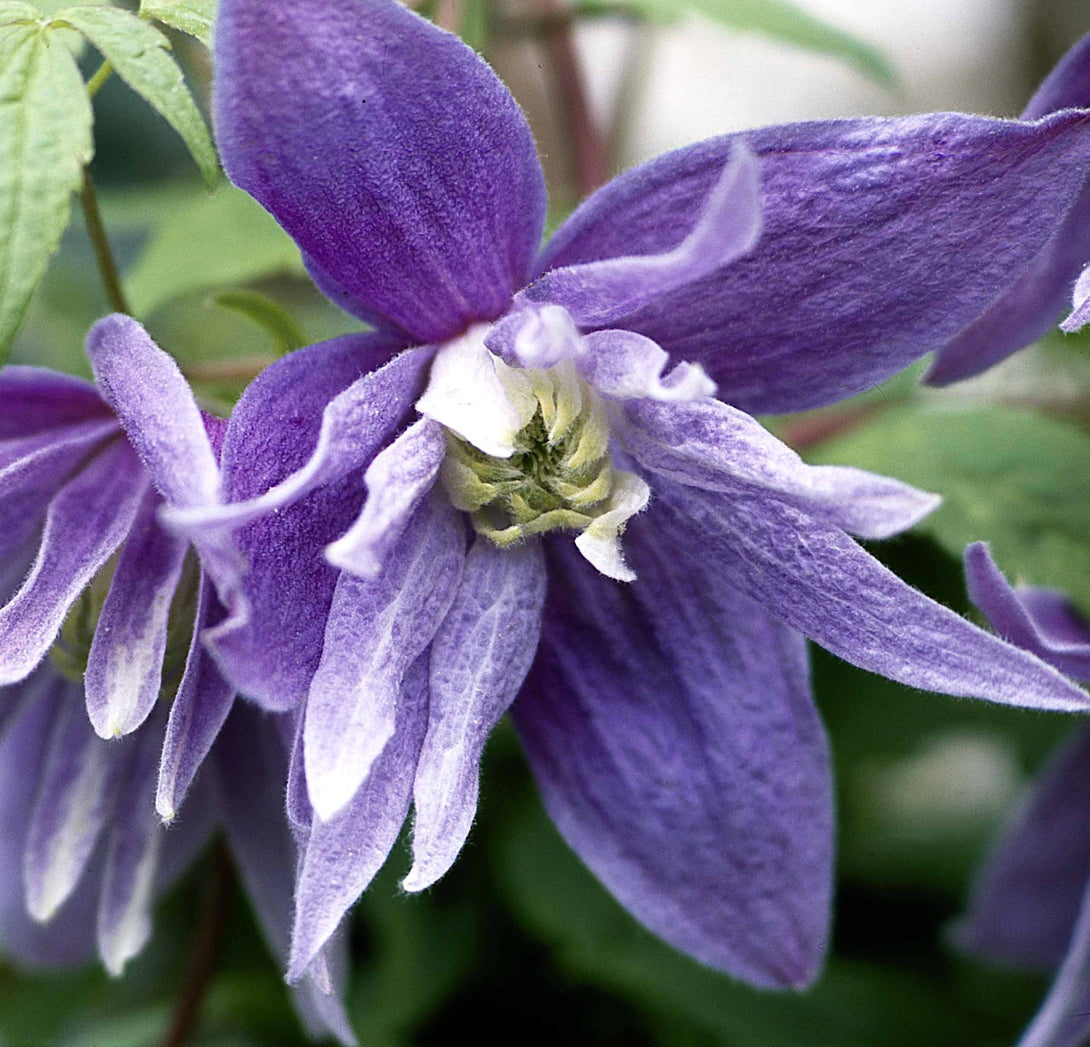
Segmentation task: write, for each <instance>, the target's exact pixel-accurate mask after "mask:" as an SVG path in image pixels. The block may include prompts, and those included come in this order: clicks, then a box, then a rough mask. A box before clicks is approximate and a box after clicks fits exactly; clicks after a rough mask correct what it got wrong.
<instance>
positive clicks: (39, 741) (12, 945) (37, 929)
mask: <svg viewBox="0 0 1090 1047" xmlns="http://www.w3.org/2000/svg"><path fill="white" fill-rule="evenodd" d="M31 682H33V681H31ZM31 682H28V683H24V684H20V685H18V687H16V688H11V689H10V691H9V690H5V691H4V692H0V696H2V697H3V699H4V700H5V701H11V700H13V699H14V698H15V696H14V694H11V692H14V691H17V690H20V689H22V688H25V687H27V686H30V683H31ZM50 684H51V685H52V686H51V687H50V688H49V689H48V690H46V691H44V692H43V693H41V694H40V695H38V696H37V698H36V700H34V701H30V702H25V703H23V702H20V703H19V704H20V710H19V713H18V715H17V716H16V717H15V718H14V719H13V720H12V721H11V722H10V723H9V724H8V725H7V728H6V730H5V731H4V732H3V734H2V735H0V948H2V949H3V950H4V952H5V953H7V954H8V955H10V956H12V957H13V958H14V959H16V960H18V962H19V963H21V964H23V965H25V966H28V967H69V966H75V965H76V964H81V963H86V962H87V961H88V960H89V959H90V958H91V957H92V955H93V952H94V920H95V904H96V901H97V897H98V880H97V876H96V872H97V868H98V867H100V866H101V861H100V860H99V856H96V857H93V858H92V860H91V862H90V867H89V868H88V869H87V870H86V872H85V875H84V876H83V877H82V879H81V881H80V883H79V885H78V886H77V887H76V889H75V890H74V891H73V892H72V893H71V894H70V895H69V897H68V900H67V902H65V903H64V904H63V905H62V906H61V908H60V909H59V910H58V912H57V913H56V915H55V916H54V918H53V919H52V920H51V921H50V922H49V923H47V924H44V925H43V924H40V923H38V922H36V921H35V920H33V919H32V918H31V916H30V914H29V913H28V912H27V911H26V893H25V890H24V887H23V861H24V856H25V852H26V839H27V829H28V826H29V821H30V820H29V818H28V813H29V812H30V811H31V810H32V809H33V807H34V801H35V797H36V795H37V792H38V784H39V781H40V779H41V773H42V767H43V765H44V762H45V756H46V751H47V749H48V745H49V736H50V733H51V731H52V729H53V726H54V721H55V719H56V716H57V713H58V711H59V710H60V708H61V707H62V705H64V704H66V703H71V696H70V695H69V694H68V693H67V684H66V682H65V681H64V680H63V679H62V678H61V677H60V676H58V675H57V674H56V673H51V674H50ZM76 704H77V705H78V703H76ZM100 744H101V743H100ZM100 853H101V848H100Z"/></svg>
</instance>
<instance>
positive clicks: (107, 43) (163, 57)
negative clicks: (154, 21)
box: [56, 5, 219, 186]
mask: <svg viewBox="0 0 1090 1047" xmlns="http://www.w3.org/2000/svg"><path fill="white" fill-rule="evenodd" d="M56 21H57V22H58V23H63V24H66V25H69V26H71V27H72V28H73V29H78V30H79V32H81V33H82V34H83V35H84V36H86V37H87V39H88V40H90V41H91V43H92V44H94V46H95V47H97V48H98V50H99V51H101V52H102V56H103V57H104V58H105V59H106V60H107V61H108V62H109V63H110V64H111V65H112V66H113V67H114V69H116V70H117V73H118V75H119V76H120V77H121V79H122V80H124V81H125V83H127V84H128V85H129V87H131V88H132V89H133V90H134V91H135V92H136V93H137V94H138V95H140V96H141V97H142V98H143V99H144V100H145V101H146V102H147V103H148V104H149V105H150V106H151V107H152V108H153V109H155V110H156V112H158V113H159V114H160V115H161V116H163V117H164V118H165V119H166V120H167V122H168V123H169V124H170V126H171V127H173V128H174V130H175V131H177V132H178V134H179V135H181V137H182V140H183V141H184V142H185V144H186V146H187V148H188V149H189V151H190V153H192V154H193V159H194V160H195V161H196V162H197V166H198V167H199V168H200V169H201V174H202V175H204V179H205V181H206V182H208V184H209V185H211V186H215V185H216V184H217V182H218V181H219V161H218V160H217V158H216V148H215V146H214V145H213V144H212V137H211V135H210V134H209V133H208V127H207V125H206V124H205V122H204V117H202V116H201V113H200V110H199V109H198V108H197V103H196V102H195V101H194V100H193V96H192V95H191V94H190V93H189V88H188V87H186V84H185V79H184V78H183V76H182V71H181V69H179V68H178V64H177V63H176V62H175V61H174V59H173V58H172V57H171V56H170V54H169V51H170V41H169V40H168V39H167V38H166V37H165V36H164V35H163V34H162V33H161V32H159V30H158V29H156V28H155V27H154V26H152V25H149V24H148V23H147V22H145V21H143V19H140V18H138V17H137V16H136V15H134V14H130V13H129V12H128V11H123V10H121V9H120V8H117V7H98V6H95V5H81V6H79V7H69V8H66V9H65V10H64V11H62V12H61V13H60V14H59V15H58V16H57V18H56Z"/></svg>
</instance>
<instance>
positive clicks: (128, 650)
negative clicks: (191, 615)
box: [83, 490, 186, 738]
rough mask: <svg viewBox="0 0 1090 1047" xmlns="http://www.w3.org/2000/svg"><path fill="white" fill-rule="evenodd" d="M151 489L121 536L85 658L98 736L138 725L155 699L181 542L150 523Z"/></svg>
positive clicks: (155, 503)
mask: <svg viewBox="0 0 1090 1047" xmlns="http://www.w3.org/2000/svg"><path fill="white" fill-rule="evenodd" d="M161 504H162V500H161V499H160V497H159V495H158V494H157V493H156V492H154V491H151V490H149V491H148V493H147V494H146V495H145V496H144V501H143V504H142V506H141V507H140V511H139V513H138V514H137V517H136V520H135V522H134V523H133V525H132V528H131V530H130V531H129V534H128V537H127V538H126V540H125V545H124V547H123V549H122V551H121V557H120V559H119V561H118V564H117V569H116V570H115V571H114V576H113V580H112V581H111V582H110V591H109V593H108V594H107V595H106V600H105V602H104V603H103V605H102V611H101V613H100V614H99V618H98V625H97V626H96V627H95V636H94V640H93V641H92V643H91V651H90V654H89V655H88V658H87V672H86V674H85V675H84V681H83V683H84V690H85V691H86V694H87V713H88V715H89V716H90V719H91V724H92V725H93V727H94V729H95V731H96V732H97V733H98V734H99V736H100V737H102V738H116V737H119V736H120V735H123V734H128V733H129V732H130V731H134V730H136V728H137V727H139V726H140V725H141V724H142V723H143V722H144V720H145V718H146V717H147V715H148V713H150V712H151V710H152V707H153V706H154V705H155V701H156V699H157V698H158V697H159V686H160V683H161V682H162V677H163V656H164V654H165V653H166V646H167V619H168V616H169V613H170V602H171V599H172V598H173V596H174V590H175V589H176V588H177V586H178V579H179V577H180V576H181V573H182V562H183V560H184V559H185V552H186V543H185V542H184V541H181V540H180V539H177V538H174V537H173V536H171V535H169V534H167V533H165V532H164V531H163V530H162V528H160V527H159V525H158V524H157V523H156V522H155V514H156V511H157V510H158V508H159V506H160V505H161Z"/></svg>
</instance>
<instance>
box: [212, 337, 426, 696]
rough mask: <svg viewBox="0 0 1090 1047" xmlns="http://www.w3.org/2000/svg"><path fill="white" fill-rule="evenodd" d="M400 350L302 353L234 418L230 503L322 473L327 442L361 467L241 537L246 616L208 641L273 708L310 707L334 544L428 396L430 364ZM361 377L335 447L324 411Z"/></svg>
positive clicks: (228, 450) (337, 343)
mask: <svg viewBox="0 0 1090 1047" xmlns="http://www.w3.org/2000/svg"><path fill="white" fill-rule="evenodd" d="M396 348H400V346H396V347H395V346H393V345H392V343H391V342H390V340H389V339H388V338H385V337H380V336H376V335H349V336H347V337H344V338H337V339H334V340H333V341H330V342H323V343H320V344H318V345H314V346H310V347H309V348H307V349H300V350H298V351H297V352H294V353H290V354H288V355H287V356H285V357H283V358H281V359H280V360H278V361H277V362H276V363H275V364H273V365H272V366H271V367H268V368H266V370H265V371H263V372H262V374H261V375H260V376H259V377H258V378H257V379H255V381H254V382H253V383H251V385H250V386H249V388H248V389H247V390H246V392H245V393H244V394H243V396H242V399H241V400H240V401H239V402H238V404H237V406H236V407H235V410H234V412H233V413H232V415H231V421H230V424H229V426H228V428H227V434H226V437H225V438H224V444H223V454H222V457H221V464H222V469H223V484H224V497H225V501H226V502H227V503H239V502H248V501H249V500H251V499H260V498H261V497H262V496H265V495H266V493H267V492H268V491H269V490H270V488H276V487H277V485H278V484H282V483H283V484H286V483H289V482H290V478H291V477H292V476H294V475H296V474H298V473H300V472H302V471H306V470H311V465H310V464H309V463H311V462H312V461H313V459H314V458H315V456H316V455H318V454H321V453H322V447H323V446H324V447H325V448H327V449H329V448H331V447H338V448H341V449H343V450H345V451H346V453H351V454H352V456H353V457H354V459H355V461H356V462H357V465H356V467H355V468H352V467H351V463H350V462H346V461H342V463H341V464H342V466H343V467H344V468H346V469H347V470H348V471H347V472H345V473H343V474H342V475H341V479H340V480H338V481H337V482H336V483H330V484H328V485H327V486H324V487H321V488H318V489H316V490H314V491H312V492H310V493H309V494H307V495H306V497H302V498H299V499H298V500H297V501H290V500H289V503H287V504H284V505H282V506H280V507H279V508H277V509H276V511H274V512H269V513H268V514H267V515H264V516H261V517H260V518H258V519H256V520H253V521H252V522H250V523H248V524H246V525H245V526H243V527H241V528H240V529H239V530H238V531H236V532H235V533H234V541H235V544H236V545H237V547H238V549H239V550H240V552H241V555H242V557H243V559H244V561H245V562H246V563H247V564H248V571H247V573H246V574H245V575H244V576H243V577H242V578H241V579H239V582H238V584H239V587H240V589H241V592H242V595H243V601H242V602H243V603H244V605H245V611H244V613H242V614H239V615H233V616H232V618H231V619H229V620H228V621H227V622H226V623H224V625H223V627H222V628H220V629H218V630H216V632H215V633H214V634H213V635H212V636H210V637H208V638H207V641H208V642H209V643H210V645H211V647H212V650H213V652H214V654H215V655H216V658H217V659H218V660H219V662H220V663H221V664H222V665H223V667H224V669H225V670H226V672H227V673H228V675H230V677H231V679H232V680H234V681H235V683H236V684H237V685H238V688H239V690H240V691H242V692H243V693H244V694H246V695H247V696H249V697H251V698H253V699H254V700H255V701H257V702H259V703H260V704H262V705H264V706H265V707H267V708H270V709H274V710H283V709H291V708H294V707H296V706H298V705H300V704H301V703H302V702H303V701H304V700H305V697H306V694H307V689H308V687H309V685H310V679H311V677H312V676H313V675H314V670H315V669H316V668H317V665H318V659H319V656H320V654H321V650H322V637H323V636H324V634H325V627H326V619H327V617H328V616H329V608H330V606H331V605H332V602H333V590H334V587H335V586H336V584H337V571H336V570H335V569H334V568H333V567H332V566H331V565H330V564H329V563H328V562H327V561H326V558H325V547H326V545H328V544H329V543H330V542H332V541H334V539H336V538H339V537H340V536H341V535H342V534H343V533H344V532H345V531H346V530H347V529H348V528H349V526H350V525H351V523H352V521H353V520H354V519H355V517H356V515H357V514H358V513H359V510H360V506H361V504H362V503H363V498H364V487H363V473H364V470H365V468H366V466H367V463H368V462H369V461H370V458H371V457H372V456H373V455H374V453H375V452H376V451H377V450H378V448H379V447H380V446H381V444H382V443H384V442H385V441H386V440H388V439H389V437H390V435H391V434H392V432H393V431H394V429H395V428H396V426H397V425H398V424H399V423H400V421H401V420H402V418H403V417H404V416H405V414H406V413H407V412H408V411H409V409H410V407H411V405H412V403H413V401H414V400H415V398H416V397H417V396H418V395H419V393H420V386H421V384H422V381H423V379H422V373H421V372H422V370H423V368H424V367H425V365H426V363H427V359H428V358H427V356H426V355H425V354H412V353H408V354H404V355H403V356H400V357H397V358H396V359H394V360H392V361H391V359H390V357H391V355H392V353H393V352H395V351H396ZM380 365H385V366H380ZM375 367H378V368H379V369H378V370H374V371H373V373H370V374H368V372H371V371H372V369H373V368H375ZM365 374H366V375H367V377H366V378H363V379H361V375H365ZM357 380H360V382H361V385H362V386H363V393H365V394H366V399H361V400H359V403H358V407H359V410H358V411H357V412H355V413H354V414H349V413H346V414H344V415H339V417H340V418H341V419H342V420H344V421H351V420H352V419H354V422H353V424H352V425H351V426H350V427H349V428H346V429H345V430H344V431H343V432H342V431H340V430H339V427H338V431H339V432H341V435H342V436H343V440H342V439H340V437H338V438H337V439H336V440H333V439H330V440H326V441H325V443H324V445H323V441H322V439H321V434H322V431H323V426H324V425H325V419H324V418H323V412H324V411H325V409H326V408H327V406H329V405H330V403H331V401H334V400H335V399H336V398H337V397H338V395H339V394H341V393H345V392H346V390H348V389H349V387H351V386H353V383H355V382H357ZM356 391H357V392H359V391H360V390H358V389H357V390H356ZM342 402H343V401H342ZM325 431H326V432H329V427H328V426H327V427H326V430H325ZM338 457H339V456H338ZM323 469H324V467H323ZM327 475H328V474H327Z"/></svg>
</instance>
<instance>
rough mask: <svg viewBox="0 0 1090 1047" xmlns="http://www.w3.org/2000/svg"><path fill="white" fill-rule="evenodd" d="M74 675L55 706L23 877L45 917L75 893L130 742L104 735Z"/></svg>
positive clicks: (33, 910) (110, 807)
mask: <svg viewBox="0 0 1090 1047" xmlns="http://www.w3.org/2000/svg"><path fill="white" fill-rule="evenodd" d="M82 699H83V695H82V693H81V688H80V686H79V684H77V683H74V682H71V681H69V682H68V684H67V686H66V687H65V689H64V700H63V701H62V702H61V704H60V706H59V708H58V709H57V712H56V717H55V721H54V724H53V730H52V733H51V735H50V739H49V751H48V755H47V756H46V761H45V765H44V767H43V768H42V772H41V785H40V787H39V790H38V797H37V800H36V801H35V803H34V809H33V811H32V812H31V813H30V827H29V829H28V830H27V842H26V854H25V857H24V865H23V878H24V883H25V886H26V905H27V911H28V912H29V913H30V914H31V916H33V917H34V919H36V920H39V921H41V922H43V923H45V922H46V921H48V920H50V919H52V918H53V916H54V915H55V914H56V912H57V910H58V909H60V907H61V906H62V905H63V904H64V901H65V899H66V898H67V897H68V896H69V895H70V894H71V893H72V891H73V889H74V888H75V886H76V884H77V883H78V882H79V879H80V877H81V876H82V875H83V873H84V870H85V868H86V866H87V862H88V860H89V859H90V857H91V854H92V852H93V851H94V848H95V844H96V843H97V842H98V838H99V834H100V833H101V832H102V830H103V828H104V827H105V825H106V824H107V822H108V820H109V819H110V818H111V816H112V814H113V811H114V806H115V803H116V800H117V792H118V789H119V788H120V785H121V783H122V781H123V780H124V774H125V768H126V766H127V763H128V757H129V751H130V748H131V745H130V744H125V743H121V742H113V743H110V742H104V741H103V740H102V739H101V738H99V737H98V736H97V735H96V734H95V732H94V731H93V730H91V725H90V724H89V723H88V722H87V717H86V715H85V714H84V709H83V700H82Z"/></svg>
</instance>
